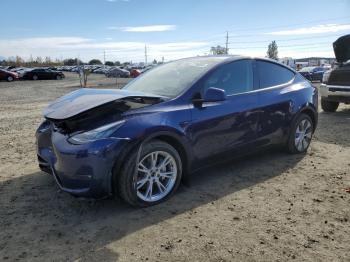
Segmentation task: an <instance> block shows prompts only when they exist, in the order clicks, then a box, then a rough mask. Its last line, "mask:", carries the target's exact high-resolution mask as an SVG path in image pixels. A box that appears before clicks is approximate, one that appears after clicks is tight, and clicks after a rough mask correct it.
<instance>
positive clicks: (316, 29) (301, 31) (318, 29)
mask: <svg viewBox="0 0 350 262" xmlns="http://www.w3.org/2000/svg"><path fill="white" fill-rule="evenodd" d="M349 29H350V24H342V25H338V24H326V25H317V26H312V27H304V28H297V29H291V30H283V31H275V32H269V33H265V34H266V35H309V34H323V33H330V32H338V31H344V30H349Z"/></svg>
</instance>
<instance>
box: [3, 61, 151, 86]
mask: <svg viewBox="0 0 350 262" xmlns="http://www.w3.org/2000/svg"><path fill="white" fill-rule="evenodd" d="M83 67H84V68H85V69H89V70H90V71H91V73H94V74H104V75H105V76H106V77H121V78H128V77H132V78H135V77H138V76H139V75H140V74H142V73H144V72H146V71H148V70H149V69H151V68H152V67H153V66H148V67H146V68H135V67H119V66H103V65H84V66H83ZM81 69H82V66H58V67H37V68H27V67H13V66H4V67H0V70H1V71H0V80H6V81H9V82H11V81H14V80H17V79H26V80H41V79H62V78H64V77H65V75H64V74H63V73H62V71H65V72H73V73H78V72H79V71H80V70H81Z"/></svg>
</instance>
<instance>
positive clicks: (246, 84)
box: [204, 60, 253, 95]
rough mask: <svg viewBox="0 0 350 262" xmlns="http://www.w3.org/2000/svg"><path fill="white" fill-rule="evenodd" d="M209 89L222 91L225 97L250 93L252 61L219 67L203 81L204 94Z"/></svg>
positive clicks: (251, 87)
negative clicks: (213, 88)
mask: <svg viewBox="0 0 350 262" xmlns="http://www.w3.org/2000/svg"><path fill="white" fill-rule="evenodd" d="M209 87H215V88H220V89H223V90H225V92H226V95H234V94H240V93H245V92H249V91H252V90H253V62H252V60H239V61H234V62H232V63H229V64H225V65H222V66H220V67H219V68H217V69H216V70H215V71H214V72H212V73H211V74H210V75H209V76H208V78H207V79H206V80H205V81H204V92H205V90H207V89H208V88H209Z"/></svg>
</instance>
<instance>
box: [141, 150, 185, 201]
mask: <svg viewBox="0 0 350 262" xmlns="http://www.w3.org/2000/svg"><path fill="white" fill-rule="evenodd" d="M177 173H178V170H177V165H176V160H175V158H174V157H173V156H172V155H171V154H170V153H168V152H165V151H154V152H151V153H149V154H147V155H146V156H144V157H143V158H142V159H141V161H139V163H138V165H137V174H136V182H135V188H136V191H137V196H138V198H140V199H141V200H143V201H145V202H155V201H158V200H161V199H163V198H164V197H166V196H167V195H168V194H169V193H170V192H171V190H172V189H173V188H174V185H175V182H176V178H177Z"/></svg>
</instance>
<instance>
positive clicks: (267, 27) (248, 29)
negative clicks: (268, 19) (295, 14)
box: [231, 16, 350, 32]
mask: <svg viewBox="0 0 350 262" xmlns="http://www.w3.org/2000/svg"><path fill="white" fill-rule="evenodd" d="M349 18H350V16H343V17H338V18H330V19H319V20H313V21H308V22H304V23H297V24H289V25H284V26H265V27H254V28H253V27H251V28H245V29H244V28H238V29H235V30H234V31H231V32H239V31H255V30H261V29H275V28H281V29H283V28H288V27H293V26H298V25H307V24H312V23H318V22H328V21H335V20H343V19H349Z"/></svg>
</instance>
